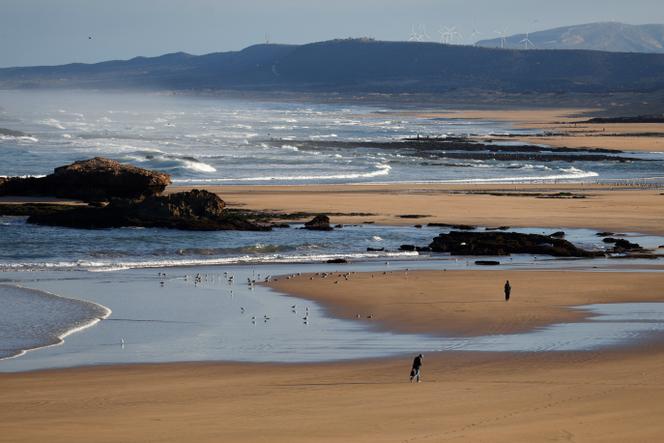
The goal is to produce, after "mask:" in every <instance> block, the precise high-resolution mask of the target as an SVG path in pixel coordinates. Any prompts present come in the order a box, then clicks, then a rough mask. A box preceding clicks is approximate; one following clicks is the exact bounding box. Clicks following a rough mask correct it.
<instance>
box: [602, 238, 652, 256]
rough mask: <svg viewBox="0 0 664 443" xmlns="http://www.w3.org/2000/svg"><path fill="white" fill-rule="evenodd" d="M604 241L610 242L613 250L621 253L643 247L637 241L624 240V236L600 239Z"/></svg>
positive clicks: (635, 250)
mask: <svg viewBox="0 0 664 443" xmlns="http://www.w3.org/2000/svg"><path fill="white" fill-rule="evenodd" d="M602 241H603V242H604V243H607V244H612V245H613V251H612V252H616V253H623V252H639V251H643V247H642V246H641V245H640V244H638V243H632V242H630V241H627V240H625V239H624V238H610V237H609V238H605V239H604V240H602Z"/></svg>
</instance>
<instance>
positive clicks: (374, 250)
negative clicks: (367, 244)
mask: <svg viewBox="0 0 664 443" xmlns="http://www.w3.org/2000/svg"><path fill="white" fill-rule="evenodd" d="M384 250H385V248H367V252H383V251H384Z"/></svg>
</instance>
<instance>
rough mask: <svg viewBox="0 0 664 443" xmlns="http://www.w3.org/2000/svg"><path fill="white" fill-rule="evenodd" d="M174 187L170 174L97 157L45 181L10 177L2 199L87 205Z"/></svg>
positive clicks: (0, 184)
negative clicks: (42, 199)
mask: <svg viewBox="0 0 664 443" xmlns="http://www.w3.org/2000/svg"><path fill="white" fill-rule="evenodd" d="M170 183H171V178H170V176H169V175H168V174H165V173H162V172H157V171H150V170H147V169H143V168H138V167H136V166H132V165H125V164H122V163H120V162H117V161H115V160H110V159H107V158H102V157H95V158H92V159H89V160H82V161H77V162H74V163H72V164H70V165H66V166H60V167H58V168H55V170H54V171H53V174H50V175H47V176H46V177H10V178H7V179H4V180H3V181H0V195H39V196H53V197H60V198H72V199H79V200H85V201H108V200H111V199H113V198H127V199H137V198H143V197H148V196H151V195H156V194H159V193H161V192H163V191H164V189H166V186H168V185H169V184H170Z"/></svg>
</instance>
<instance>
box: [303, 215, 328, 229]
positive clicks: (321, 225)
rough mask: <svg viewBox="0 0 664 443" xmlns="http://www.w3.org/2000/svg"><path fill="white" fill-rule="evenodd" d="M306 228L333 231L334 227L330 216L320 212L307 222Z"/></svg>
mask: <svg viewBox="0 0 664 443" xmlns="http://www.w3.org/2000/svg"><path fill="white" fill-rule="evenodd" d="M304 229H309V230H310V231H331V230H332V229H333V228H332V226H330V217H328V216H327V215H324V214H320V215H317V216H315V217H314V218H313V219H311V220H310V221H308V222H306V223H305V224H304Z"/></svg>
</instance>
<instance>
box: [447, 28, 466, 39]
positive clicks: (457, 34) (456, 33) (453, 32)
mask: <svg viewBox="0 0 664 443" xmlns="http://www.w3.org/2000/svg"><path fill="white" fill-rule="evenodd" d="M449 32H450V43H454V41H455V40H457V39H458V40H462V39H463V35H461V33H460V32H459V31H457V28H456V26H452V27H451V28H449Z"/></svg>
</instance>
